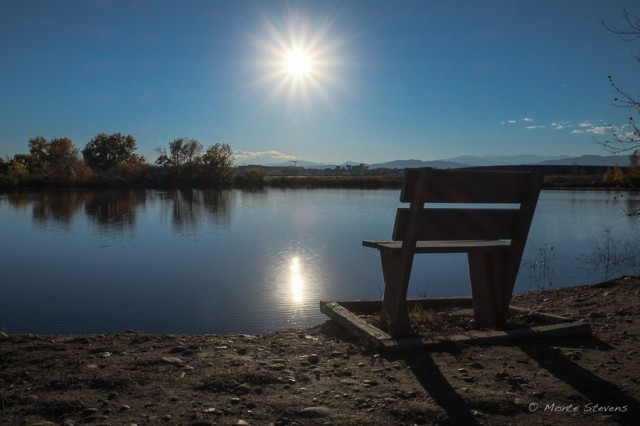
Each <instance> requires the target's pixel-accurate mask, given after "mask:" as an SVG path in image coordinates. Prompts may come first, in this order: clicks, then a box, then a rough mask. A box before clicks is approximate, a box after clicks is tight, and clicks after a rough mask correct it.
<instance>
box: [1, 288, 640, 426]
mask: <svg viewBox="0 0 640 426" xmlns="http://www.w3.org/2000/svg"><path fill="white" fill-rule="evenodd" d="M639 302H640V277H638V276H634V277H620V278H618V279H614V280H611V281H607V282H604V283H599V284H595V285H586V286H584V285H583V286H576V287H566V288H558V289H553V290H545V291H536V292H528V293H521V294H519V295H516V296H514V300H513V305H515V306H519V307H524V308H528V309H533V310H537V311H540V312H547V313H551V314H557V315H561V316H565V317H569V318H572V319H582V320H584V321H586V322H588V323H589V324H590V325H591V327H592V329H593V336H590V337H569V338H562V339H548V340H535V341H526V342H512V343H511V344H505V345H490V346H482V345H466V344H456V345H453V344H452V345H451V346H450V347H443V348H441V349H437V350H431V351H425V350H422V351H413V352H409V353H404V354H399V355H394V356H387V357H385V356H381V355H379V354H377V353H376V352H374V351H372V350H370V349H369V348H367V347H364V346H362V344H361V342H359V341H357V340H355V339H353V338H352V337H351V336H349V335H348V334H347V333H346V332H345V331H344V330H342V329H341V328H340V327H338V326H337V325H336V324H335V323H333V322H332V321H329V320H328V321H326V322H324V323H323V324H321V325H319V326H315V327H311V328H308V329H301V330H287V331H281V332H273V333H267V334H262V335H243V334H218V335H169V334H144V333H137V332H125V333H114V334H87V335H29V334H18V335H12V334H9V335H6V334H4V333H3V334H0V383H2V384H3V385H2V386H1V387H0V419H2V420H1V421H0V423H4V422H6V424H42V425H44V424H64V425H74V424H85V423H87V424H138V425H140V424H157V423H161V424H192V425H215V424H222V425H233V424H235V425H246V424H251V425H269V424H273V425H316V424H317V425H324V424H332V425H361V424H372V425H398V424H400V425H401V424H406V425H410V424H434V423H435V424H461V423H466V424H514V423H515V424H540V423H548V424H567V425H569V424H579V423H585V422H589V423H591V424H632V423H633V420H634V419H635V420H637V418H639V417H640V402H639V401H640V379H639V378H640V361H638V359H639V357H638V355H640V349H639V348H640V327H639V325H638V320H639V319H640V303H639Z"/></svg>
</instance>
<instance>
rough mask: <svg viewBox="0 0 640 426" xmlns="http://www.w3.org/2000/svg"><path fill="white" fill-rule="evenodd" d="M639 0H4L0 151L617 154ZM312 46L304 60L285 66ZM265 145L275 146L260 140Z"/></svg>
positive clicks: (634, 67)
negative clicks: (629, 36) (609, 137)
mask: <svg viewBox="0 0 640 426" xmlns="http://www.w3.org/2000/svg"><path fill="white" fill-rule="evenodd" d="M625 8H626V9H628V10H630V11H631V12H637V16H640V5H639V4H638V2H637V1H623V0H600V1H596V0H573V1H569V0H549V1H545V0H520V1H515V0H492V1H483V0H473V1H445V0H433V1H369V0H367V1H354V2H331V1H309V2H302V1H291V2H279V1H278V2H276V1H243V0H240V1H175V2H169V1H152V0H148V1H145V0H131V1H124V0H121V1H116V0H112V1H110V0H59V1H46V0H42V1H35V0H23V1H12V0H0V52H2V55H0V155H2V156H6V155H9V156H11V155H14V154H16V153H20V152H26V151H27V142H28V140H29V138H31V137H34V136H37V135H42V136H44V137H46V138H53V137H62V136H68V137H71V138H72V140H73V142H74V143H75V144H76V146H78V147H79V148H80V149H82V148H83V147H84V146H85V144H86V143H87V142H88V141H89V140H90V139H91V138H92V137H93V136H95V135H96V134H98V133H100V132H107V133H114V132H121V133H125V134H131V135H133V136H135V138H136V140H137V142H138V151H139V152H140V153H141V154H143V155H145V156H146V157H147V158H148V159H149V160H150V161H153V160H155V158H156V154H155V151H154V150H155V148H156V147H158V146H161V145H162V146H166V145H167V144H168V142H169V141H171V140H172V139H174V138H177V137H182V136H185V137H189V138H195V139H198V140H199V141H200V142H201V143H202V144H203V145H205V146H209V145H211V144H213V143H216V142H220V143H228V144H230V145H231V147H232V148H233V149H234V150H235V151H236V163H238V164H242V163H251V162H252V160H253V159H254V158H255V157H256V156H260V155H262V156H265V155H268V156H272V157H275V158H280V159H282V160H283V161H286V160H290V159H298V160H307V161H315V162H333V163H341V162H343V161H347V160H353V161H362V162H367V163H373V162H380V161H388V160H394V159H409V158H416V159H422V160H435V159H442V158H450V157H454V156H458V155H464V154H471V155H502V154H506V155H514V154H525V153H526V154H539V155H582V154H603V155H604V154H606V152H605V151H604V150H603V149H602V147H601V146H599V145H597V144H596V143H594V137H596V138H598V137H599V138H601V139H605V138H606V135H602V133H603V132H606V131H607V129H608V125H609V124H611V125H614V126H623V125H624V124H625V122H626V116H627V112H626V111H624V110H621V109H619V108H616V107H614V106H612V105H611V101H612V99H613V93H612V91H611V88H610V87H609V84H608V81H607V76H608V75H613V76H614V78H615V79H616V81H617V82H619V83H620V85H622V86H623V87H625V88H627V89H629V90H630V91H631V92H632V93H637V90H638V87H637V85H635V84H636V83H637V79H636V78H637V75H638V71H640V64H639V63H638V62H637V61H636V60H635V58H634V52H636V51H640V41H637V42H628V41H624V40H621V39H620V38H618V37H617V36H615V35H613V34H611V33H609V32H608V31H607V30H606V29H605V28H604V27H603V26H602V24H601V22H600V21H601V20H602V19H605V20H607V21H608V22H610V23H612V24H615V23H619V24H622V17H623V15H622V11H623V9H625ZM291 51H300V52H304V54H305V55H308V56H307V60H308V63H309V65H308V67H307V68H306V69H308V73H307V74H304V75H296V74H291V73H290V70H288V68H286V65H285V64H286V61H287V55H288V54H289V53H290V52H291ZM265 153H266V154H265Z"/></svg>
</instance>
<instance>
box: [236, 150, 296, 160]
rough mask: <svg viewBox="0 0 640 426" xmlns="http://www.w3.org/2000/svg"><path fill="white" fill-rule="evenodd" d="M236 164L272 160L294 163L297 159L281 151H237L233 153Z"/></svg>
mask: <svg viewBox="0 0 640 426" xmlns="http://www.w3.org/2000/svg"><path fill="white" fill-rule="evenodd" d="M233 156H234V157H235V160H236V162H250V161H253V160H264V159H270V160H274V161H292V160H296V159H297V157H296V156H294V155H289V154H285V153H282V152H280V151H242V150H236V151H234V152H233Z"/></svg>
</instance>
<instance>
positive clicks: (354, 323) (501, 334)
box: [320, 297, 592, 352]
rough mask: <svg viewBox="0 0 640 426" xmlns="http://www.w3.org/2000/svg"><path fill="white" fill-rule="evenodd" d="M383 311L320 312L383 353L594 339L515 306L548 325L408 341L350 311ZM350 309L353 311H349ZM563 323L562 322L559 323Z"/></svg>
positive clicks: (576, 325) (329, 307)
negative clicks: (541, 339) (538, 341)
mask: <svg viewBox="0 0 640 426" xmlns="http://www.w3.org/2000/svg"><path fill="white" fill-rule="evenodd" d="M411 302H413V303H420V304H424V305H429V306H434V307H437V306H438V303H441V304H444V305H440V307H451V306H456V307H460V308H467V307H469V306H470V303H471V298H468V297H460V298H434V299H412V300H411ZM376 305H377V306H378V307H380V301H342V302H328V301H323V302H320V310H321V311H322V312H323V313H324V314H325V315H327V316H329V317H330V318H332V319H333V320H334V321H336V322H337V323H338V324H340V325H342V326H343V327H345V329H347V330H348V331H349V332H350V333H352V334H354V335H355V336H357V337H360V338H363V339H365V340H366V341H368V342H369V343H370V344H372V345H373V346H374V347H376V348H378V349H379V350H380V351H383V352H387V351H388V352H394V351H404V350H410V349H419V348H426V349H429V348H435V347H437V346H440V345H446V344H451V343H454V344H469V345H474V344H486V345H489V344H501V343H507V342H514V341H519V340H529V339H538V338H563V337H575V336H588V335H591V333H592V330H591V326H590V325H589V324H587V323H585V322H582V321H571V320H569V319H567V318H563V317H560V316H557V315H552V314H546V313H541V312H534V311H530V310H527V309H523V308H518V307H515V306H510V307H509V311H510V312H513V313H524V314H532V315H535V316H536V317H537V319H541V320H543V321H545V322H548V323H549V325H542V326H535V327H524V328H519V329H514V330H506V331H500V330H497V331H496V330H491V331H469V332H466V333H463V334H451V335H444V336H411V337H406V338H394V337H392V336H390V335H389V334H387V333H385V332H384V331H382V330H380V329H379V328H377V327H375V326H373V325H371V324H369V323H367V322H366V321H364V320H363V319H362V318H360V317H358V316H357V315H355V314H354V313H353V312H352V311H351V309H356V311H357V309H358V308H359V309H369V308H371V307H372V306H376ZM350 308H351V309H350ZM557 321H561V322H559V323H558V322H557Z"/></svg>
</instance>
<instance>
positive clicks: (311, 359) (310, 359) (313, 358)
mask: <svg viewBox="0 0 640 426" xmlns="http://www.w3.org/2000/svg"><path fill="white" fill-rule="evenodd" d="M307 362H308V363H309V364H317V363H319V362H320V357H319V356H318V355H316V354H311V355H309V356H308V357H307Z"/></svg>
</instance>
